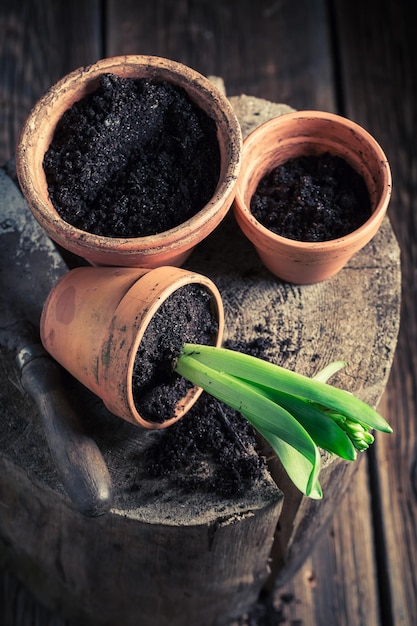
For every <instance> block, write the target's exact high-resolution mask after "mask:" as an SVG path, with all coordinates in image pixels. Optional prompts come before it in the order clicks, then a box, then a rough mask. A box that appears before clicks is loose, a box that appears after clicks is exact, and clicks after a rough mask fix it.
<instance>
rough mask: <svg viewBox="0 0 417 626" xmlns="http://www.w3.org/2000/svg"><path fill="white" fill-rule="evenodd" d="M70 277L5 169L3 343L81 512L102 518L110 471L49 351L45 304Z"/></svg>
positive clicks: (1, 197) (0, 232)
mask: <svg viewBox="0 0 417 626" xmlns="http://www.w3.org/2000/svg"><path fill="white" fill-rule="evenodd" d="M66 271H67V267H66V265H65V263H64V262H63V260H62V258H61V256H60V254H59V252H58V251H57V249H56V248H55V246H54V244H53V243H52V241H51V240H50V239H49V238H48V237H47V235H46V234H45V233H44V231H43V230H42V228H41V227H40V226H39V224H38V223H37V222H36V221H35V219H34V218H33V216H32V214H31V212H30V209H29V207H28V205H27V203H26V201H25V199H24V198H23V196H22V194H21V192H20V190H19V189H18V187H17V186H16V184H15V183H14V182H13V180H12V179H11V178H10V177H9V176H8V175H7V174H6V172H5V171H4V170H3V169H1V168H0V344H2V345H4V346H6V347H7V348H8V349H10V350H13V351H14V352H15V353H16V357H17V358H16V362H17V364H18V366H19V367H20V369H21V381H22V385H23V388H24V389H25V390H26V392H27V393H29V395H31V396H32V398H33V399H34V400H35V402H36V404H37V407H38V411H39V414H40V416H41V418H42V422H43V427H44V431H45V434H46V437H47V440H48V444H49V448H50V451H51V454H52V457H53V458H54V461H55V465H56V467H57V470H58V472H59V474H60V477H61V480H62V482H63V484H64V486H65V488H66V491H67V493H68V495H69V496H70V498H71V499H72V501H73V503H74V504H75V506H76V507H77V508H78V510H79V511H80V512H82V513H84V514H85V515H89V516H97V515H101V514H102V513H105V512H106V511H107V510H108V509H109V508H110V506H111V498H112V493H111V492H112V488H111V480H110V476H109V473H108V469H107V467H106V465H105V462H104V459H103V456H102V454H101V452H100V450H99V448H98V447H97V445H96V443H95V441H94V440H93V439H92V438H91V437H90V436H89V435H88V434H87V433H86V432H85V430H84V428H83V425H82V424H81V422H80V419H79V417H78V416H77V414H76V413H75V411H74V409H73V407H72V406H71V404H70V403H69V401H68V399H67V398H66V396H65V390H64V389H63V387H62V382H61V381H62V379H61V376H60V371H59V366H58V364H57V363H56V362H55V361H54V360H53V359H52V358H51V357H50V356H49V355H48V354H47V353H46V352H45V351H44V350H43V348H42V346H41V344H40V339H39V321H40V316H41V311H42V306H43V303H44V301H45V299H46V297H47V295H48V294H49V291H50V290H51V288H52V287H53V286H54V285H55V283H56V282H57V280H58V279H59V278H60V277H61V276H62V275H63V274H64V273H65V272H66Z"/></svg>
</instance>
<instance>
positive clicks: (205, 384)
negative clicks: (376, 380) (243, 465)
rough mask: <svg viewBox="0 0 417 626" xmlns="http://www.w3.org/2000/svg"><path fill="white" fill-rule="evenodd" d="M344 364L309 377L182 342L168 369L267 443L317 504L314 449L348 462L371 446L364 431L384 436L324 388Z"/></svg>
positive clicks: (347, 398) (380, 423)
mask: <svg viewBox="0 0 417 626" xmlns="http://www.w3.org/2000/svg"><path fill="white" fill-rule="evenodd" d="M345 365H346V363H345V362H343V361H336V362H334V363H331V364H330V365H328V366H327V367H325V368H324V369H323V370H321V371H320V372H319V373H318V374H316V376H314V377H313V378H309V377H307V376H303V375H302V374H297V373H296V372H293V371H290V370H287V369H285V368H284V367H281V366H279V365H275V364H273V363H270V362H268V361H264V360H262V359H259V358H257V357H253V356H250V355H247V354H242V353H240V352H236V351H234V350H229V349H226V348H216V347H213V346H205V345H197V344H188V343H186V344H184V346H183V349H182V352H181V354H180V356H179V358H178V360H177V362H176V364H175V371H176V372H177V373H178V374H180V375H181V376H183V377H184V378H186V379H188V380H189V381H190V382H191V383H193V384H194V385H197V386H198V387H202V388H203V389H204V390H205V391H206V392H207V393H209V394H210V395H212V396H214V397H215V398H217V399H218V400H220V401H222V402H224V403H225V404H228V405H229V406H230V407H232V408H234V409H236V410H237V411H239V412H240V413H241V414H242V415H243V416H244V417H245V418H246V419H247V420H248V421H249V422H250V423H251V424H252V426H253V427H254V428H255V429H256V430H257V431H258V432H259V433H260V434H261V435H262V436H263V437H264V439H265V440H266V441H267V442H268V443H269V444H270V445H271V447H272V449H273V450H274V452H275V453H276V454H277V456H278V457H279V459H280V461H281V463H282V465H283V467H284V469H285V471H286V472H287V474H288V476H289V477H290V479H291V480H292V482H293V483H294V484H295V485H296V487H297V488H298V489H299V490H300V491H301V492H302V493H304V494H305V495H307V496H309V497H310V498H315V499H320V498H322V495H323V494H322V489H321V486H320V482H319V472H320V463H321V455H320V451H319V447H320V448H322V449H324V450H327V451H328V452H330V453H331V454H337V455H338V456H340V457H341V458H342V459H346V460H348V461H353V460H355V459H356V456H357V451H363V450H366V449H367V448H368V446H369V445H370V444H371V443H373V441H374V437H373V435H372V434H371V433H370V430H379V431H382V432H386V433H392V428H391V426H390V425H389V424H388V423H387V422H386V421H385V419H384V418H383V417H382V416H381V415H380V414H379V413H378V412H377V411H375V410H374V409H373V408H371V407H370V406H369V405H367V404H366V403H365V402H363V401H362V400H359V399H358V398H356V397H355V396H354V395H352V394H351V393H350V392H348V391H344V390H342V389H338V388H336V387H333V386H332V385H329V384H328V383H327V381H328V379H329V378H330V377H331V376H332V375H333V374H335V373H336V372H337V371H338V370H340V369H341V368H342V367H344V366H345Z"/></svg>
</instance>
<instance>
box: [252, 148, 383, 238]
mask: <svg viewBox="0 0 417 626" xmlns="http://www.w3.org/2000/svg"><path fill="white" fill-rule="evenodd" d="M251 212H252V213H253V215H254V217H255V218H256V219H257V220H258V222H260V223H261V224H262V225H263V226H265V227H266V228H268V230H271V231H272V232H274V233H276V234H277V235H281V236H282V237H286V238H288V239H295V240H298V241H310V242H315V241H329V240H331V239H337V238H339V237H343V236H344V235H347V234H348V233H350V232H352V231H354V230H356V229H357V228H359V227H360V226H361V225H362V224H364V223H365V222H366V220H367V219H368V218H369V217H370V216H371V202H370V198H369V193H368V190H367V188H366V185H365V181H364V180H363V178H362V177H361V176H360V175H359V174H358V173H357V172H356V171H355V170H354V169H353V168H352V167H351V166H350V165H349V164H348V163H347V162H346V161H345V160H344V159H342V158H341V157H338V156H333V155H331V154H329V153H325V154H322V155H318V156H302V157H297V158H294V159H290V160H289V161H286V162H285V163H283V164H281V165H279V166H277V167H276V168H274V169H273V170H272V171H271V172H270V173H268V174H267V175H265V176H264V177H263V178H262V179H261V181H260V183H259V185H258V187H257V189H256V192H255V194H254V195H253V197H252V200H251Z"/></svg>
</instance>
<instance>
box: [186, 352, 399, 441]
mask: <svg viewBox="0 0 417 626" xmlns="http://www.w3.org/2000/svg"><path fill="white" fill-rule="evenodd" d="M186 354H188V355H190V354H192V356H193V358H194V359H196V360H198V361H200V362H202V363H205V364H206V365H207V366H208V367H210V368H211V369H214V370H217V371H218V372H227V373H228V374H231V375H232V376H235V377H237V378H240V379H242V380H247V381H249V382H251V383H255V384H260V385H263V386H264V387H270V388H271V389H275V390H277V391H282V392H284V393H288V394H292V395H295V396H299V397H301V398H305V399H308V400H310V401H312V402H316V403H318V404H321V405H323V406H325V407H327V408H330V409H334V410H335V411H337V412H339V413H341V414H342V415H345V416H346V417H349V418H350V419H351V420H353V421H359V422H361V423H363V424H366V425H367V426H368V427H369V428H374V429H376V430H381V431H383V432H387V433H391V432H392V428H391V426H390V425H389V424H388V423H387V422H386V421H385V419H384V418H383V417H382V416H381V415H379V413H377V411H375V410H374V409H373V408H372V407H370V406H369V405H367V404H366V403H365V402H362V400H359V398H356V397H355V396H354V395H352V394H351V393H349V392H347V391H344V390H342V389H338V388H336V387H332V386H331V385H328V384H327V383H323V382H321V381H319V380H314V379H312V378H308V377H307V376H303V375H302V374H297V373H296V372H292V371H290V370H287V369H285V368H283V367H280V366H279V365H275V364H273V363H269V362H268V361H263V360H261V359H258V358H256V357H253V356H250V355H247V354H241V353H239V352H235V351H234V350H227V349H226V348H215V347H213V346H202V345H195V344H185V345H184V348H183V353H182V355H186ZM182 355H181V356H180V359H179V361H180V360H181V359H182V358H183V357H182Z"/></svg>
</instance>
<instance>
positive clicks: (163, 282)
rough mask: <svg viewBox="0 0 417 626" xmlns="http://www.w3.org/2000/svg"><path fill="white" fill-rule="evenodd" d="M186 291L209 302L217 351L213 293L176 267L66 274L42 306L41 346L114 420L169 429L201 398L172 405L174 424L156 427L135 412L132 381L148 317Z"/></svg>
mask: <svg viewBox="0 0 417 626" xmlns="http://www.w3.org/2000/svg"><path fill="white" fill-rule="evenodd" d="M191 283H197V284H199V285H202V286H203V287H204V288H205V289H206V290H207V291H208V293H209V294H210V296H211V299H212V301H211V306H212V312H213V315H214V316H215V318H217V321H218V331H217V334H216V336H215V337H213V345H216V346H219V345H220V344H221V341H222V337H223V328H224V312H223V304H222V300H221V296H220V293H219V291H218V290H217V288H216V286H215V285H214V284H213V283H212V282H211V280H209V279H208V278H206V277H205V276H202V275H201V274H196V273H194V272H190V271H187V270H184V269H180V268H177V267H160V268H156V269H151V270H149V269H141V268H110V267H81V268H77V269H74V270H71V271H69V272H68V273H67V274H66V275H65V276H64V277H63V278H62V279H61V280H60V281H59V282H58V283H57V284H56V285H55V287H54V288H53V289H52V291H51V293H50V294H49V296H48V298H47V301H46V303H45V306H44V309H43V312H42V318H41V338H42V343H43V345H44V347H45V349H46V350H47V351H48V352H49V353H50V354H51V355H52V356H53V357H54V358H55V359H56V360H57V361H58V362H59V363H60V364H61V365H62V366H63V367H64V368H65V369H67V370H68V371H69V372H70V373H71V374H72V375H73V376H74V377H75V378H76V379H78V380H79V381H80V382H81V383H83V384H84V385H85V386H86V387H87V388H88V389H90V390H91V391H92V392H93V393H95V394H96V395H97V396H99V397H100V398H101V399H102V400H103V402H104V404H105V405H106V406H107V408H108V409H109V410H110V411H111V412H112V413H114V414H115V415H117V416H119V417H121V418H123V419H125V420H127V421H129V422H132V423H133V424H136V425H139V426H142V427H144V428H154V429H159V428H165V427H167V426H170V425H171V424H173V423H174V422H176V421H177V420H179V419H180V418H181V417H182V416H183V415H184V414H185V413H186V412H187V411H188V410H189V409H190V408H191V407H192V405H193V404H194V403H195V402H196V400H197V399H198V397H199V396H200V394H201V391H202V390H201V389H200V388H198V387H192V388H191V389H190V390H189V391H188V393H187V395H186V397H185V398H183V399H182V400H181V401H179V402H178V403H177V406H176V409H175V413H174V415H173V416H171V417H169V418H168V419H166V420H165V421H163V422H162V423H159V422H150V421H147V420H146V419H144V418H143V417H142V416H141V415H140V414H139V413H138V410H137V408H136V405H135V402H134V398H133V390H132V373H133V368H134V362H135V357H136V353H137V350H138V347H139V344H140V342H141V340H142V337H143V335H144V333H145V330H146V328H147V326H148V324H149V322H150V321H151V319H152V317H153V316H154V315H155V313H156V311H158V309H159V307H160V306H161V304H162V303H163V302H164V301H165V300H166V299H167V298H168V297H169V296H170V295H171V294H173V293H174V292H175V291H176V290H177V289H180V288H181V287H184V286H185V285H188V284H191ZM167 417H168V416H167Z"/></svg>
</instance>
